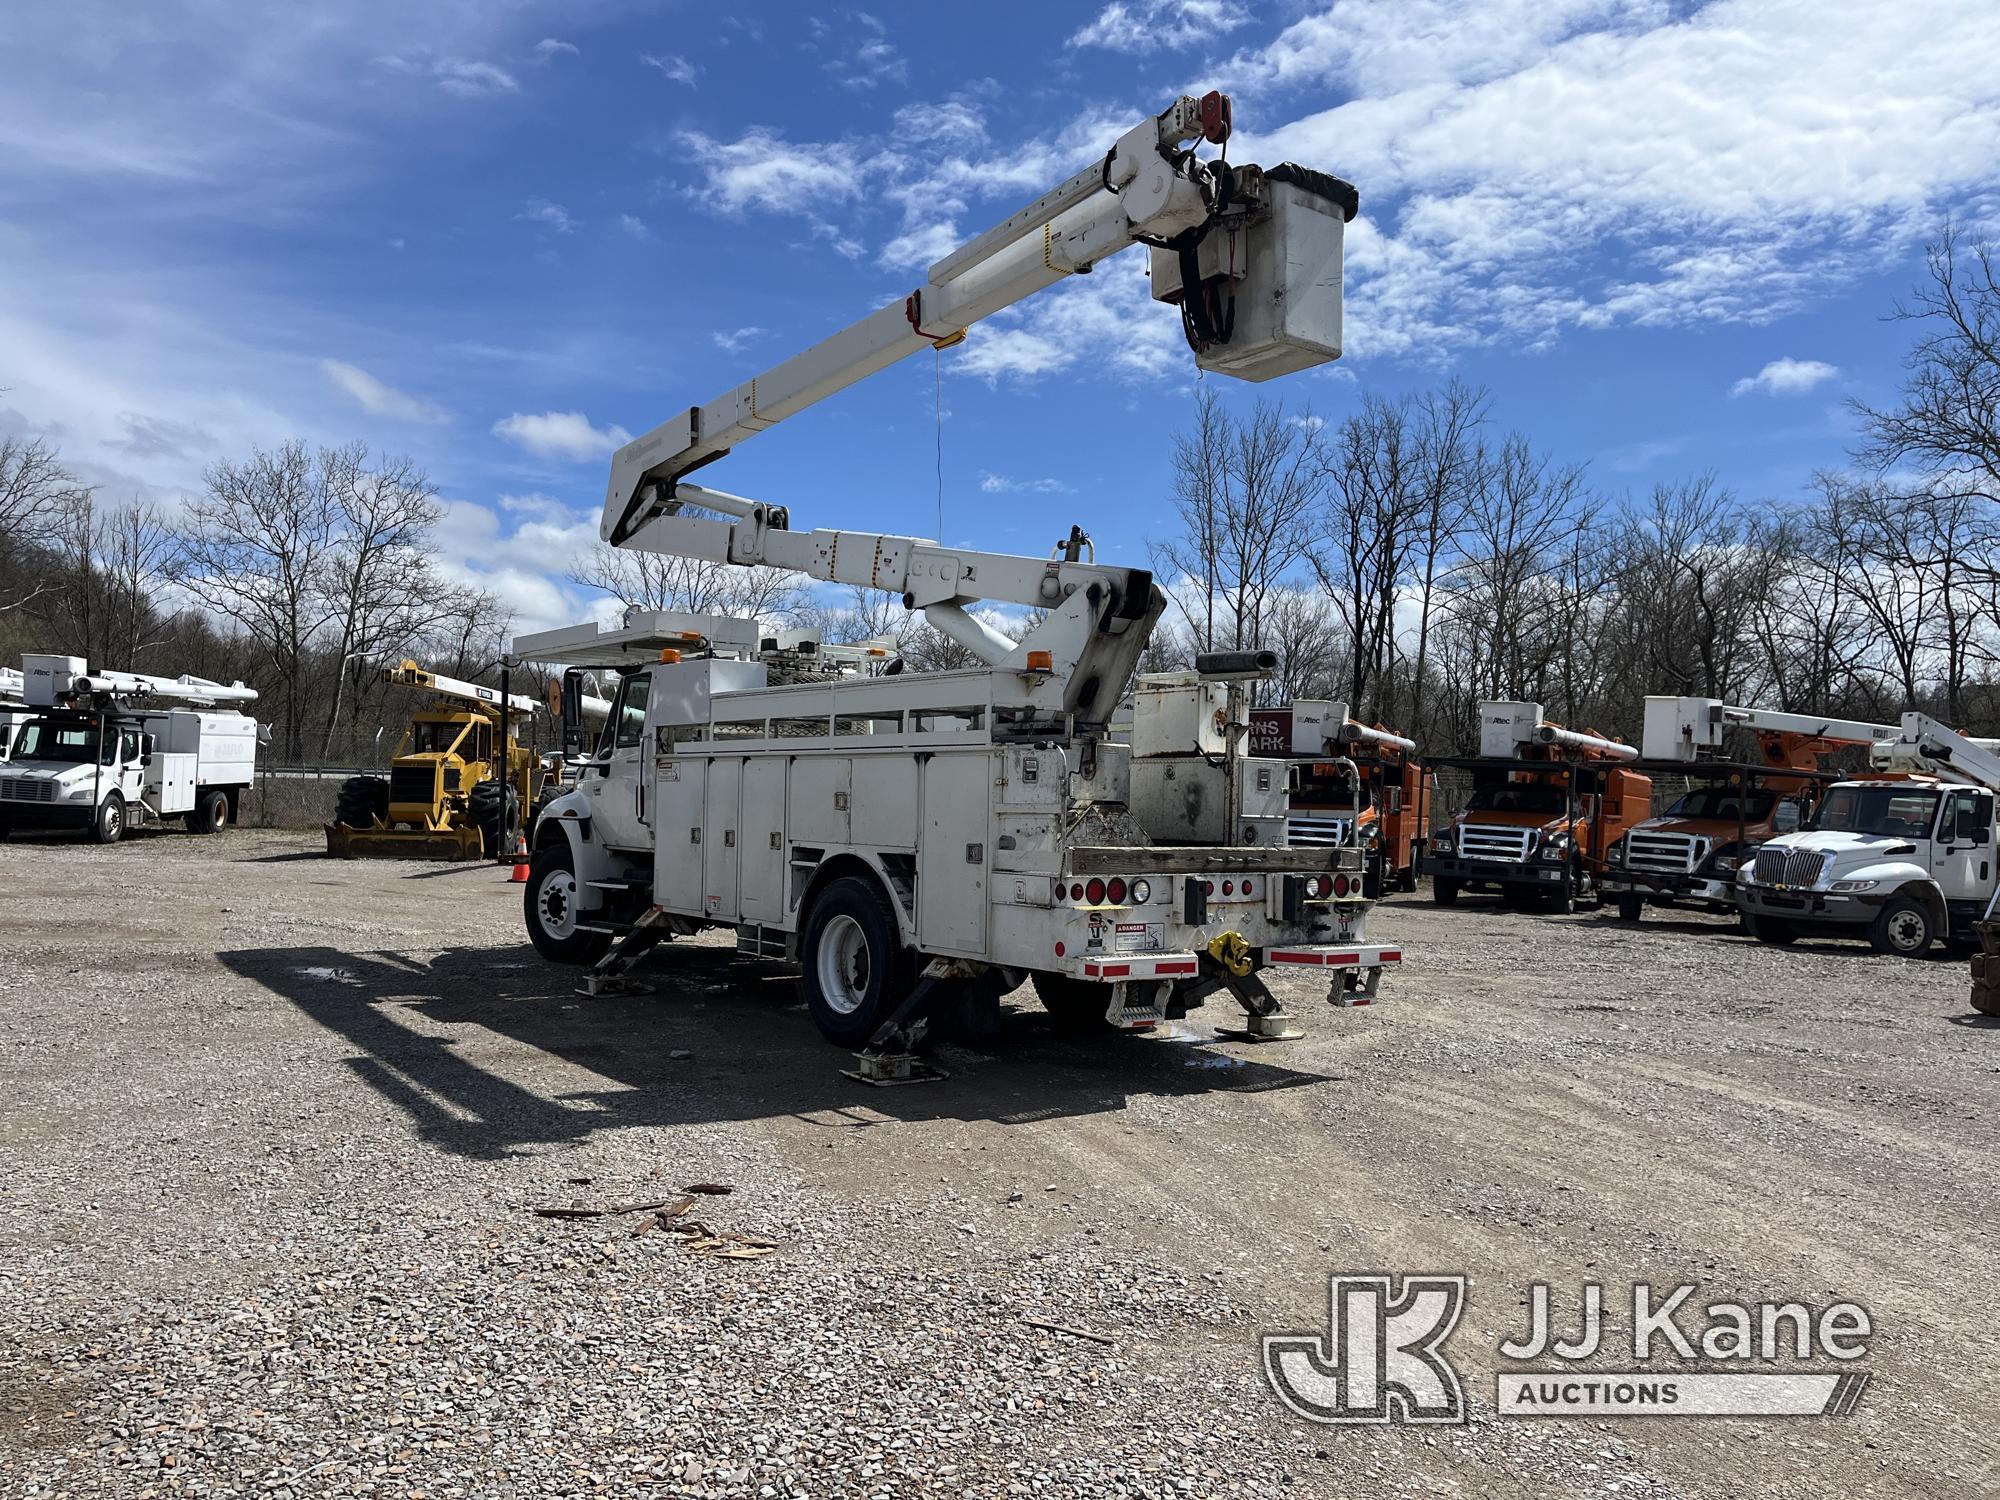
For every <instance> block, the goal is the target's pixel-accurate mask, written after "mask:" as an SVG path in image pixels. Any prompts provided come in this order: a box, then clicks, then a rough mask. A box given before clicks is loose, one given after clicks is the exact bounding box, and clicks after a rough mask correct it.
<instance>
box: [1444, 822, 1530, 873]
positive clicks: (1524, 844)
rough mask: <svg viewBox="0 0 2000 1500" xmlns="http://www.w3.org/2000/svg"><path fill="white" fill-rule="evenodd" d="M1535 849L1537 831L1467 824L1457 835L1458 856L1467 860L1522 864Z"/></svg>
mask: <svg viewBox="0 0 2000 1500" xmlns="http://www.w3.org/2000/svg"><path fill="white" fill-rule="evenodd" d="M1534 847H1535V830H1534V829H1532V828H1509V827H1506V826H1505V825H1503V824H1494V823H1468V824H1466V825H1465V827H1464V828H1463V829H1461V830H1460V832H1459V835H1458V852H1459V854H1460V855H1461V856H1462V857H1463V858H1465V859H1495V860H1503V861H1508V862H1510V863H1513V864H1519V863H1520V862H1521V861H1522V860H1524V859H1526V858H1527V857H1528V851H1529V850H1530V849H1532V848H1534Z"/></svg>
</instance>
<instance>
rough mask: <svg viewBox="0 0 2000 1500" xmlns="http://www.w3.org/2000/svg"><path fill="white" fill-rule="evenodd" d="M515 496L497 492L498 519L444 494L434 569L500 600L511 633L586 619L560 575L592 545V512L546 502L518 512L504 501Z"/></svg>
mask: <svg viewBox="0 0 2000 1500" xmlns="http://www.w3.org/2000/svg"><path fill="white" fill-rule="evenodd" d="M517 498H519V497H514V496H504V497H502V498H501V501H500V504H501V507H502V509H504V510H505V511H506V512H507V517H508V519H506V520H503V518H502V517H501V516H500V515H499V514H496V513H495V511H494V509H493V508H492V507H490V506H486V505H481V504H478V503H477V502H475V501H471V500H453V499H447V500H446V502H445V506H444V516H443V518H442V520H440V521H439V523H438V528H437V540H438V557H437V563H438V567H439V568H440V570H441V571H443V573H444V574H445V576H446V577H448V578H450V579H451V580H452V581H453V582H454V583H459V584H464V585H467V586H470V587H476V588H482V589H486V590H488V591H489V592H491V593H493V594H495V595H497V596H498V597H500V598H501V599H504V600H506V601H507V604H508V607H509V608H511V609H512V610H513V612H514V628H513V632H512V633H513V634H517V635H524V634H527V633H528V632H530V631H536V630H553V629H555V628H556V627H557V626H561V625H573V624H575V623H576V622H577V621H578V620H582V619H587V618H589V617H590V615H591V610H592V604H591V601H589V600H588V599H586V598H585V597H584V592H583V591H582V590H579V589H576V588H574V587H572V586H571V585H570V584H569V583H568V582H567V575H568V573H569V570H570V568H571V566H572V565H573V564H574V563H575V562H576V561H577V560H578V559H580V558H583V557H585V556H587V555H589V553H590V551H591V549H592V547H593V546H594V545H595V544H596V541H597V524H596V519H595V517H590V516H584V515H582V514H580V513H578V512H573V511H568V510H566V509H564V508H562V507H561V506H558V505H554V504H553V502H552V503H551V504H552V508H549V509H545V510H541V511H538V512H527V513H524V512H523V511H521V510H519V509H517V508H514V507H511V506H509V505H508V504H507V501H508V500H511V499H517ZM516 517H518V518H519V519H514V518H516ZM509 524H511V525H512V526H513V530H511V531H509V530H508V529H507V526H508V525H509Z"/></svg>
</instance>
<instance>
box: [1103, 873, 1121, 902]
mask: <svg viewBox="0 0 2000 1500" xmlns="http://www.w3.org/2000/svg"><path fill="white" fill-rule="evenodd" d="M1104 894H1105V895H1106V896H1108V897H1109V898H1110V900H1111V904H1112V905H1113V906H1123V905H1124V904H1125V880H1124V877H1122V876H1119V875H1113V876H1112V877H1111V883H1110V884H1109V885H1107V886H1106V887H1105V888H1104Z"/></svg>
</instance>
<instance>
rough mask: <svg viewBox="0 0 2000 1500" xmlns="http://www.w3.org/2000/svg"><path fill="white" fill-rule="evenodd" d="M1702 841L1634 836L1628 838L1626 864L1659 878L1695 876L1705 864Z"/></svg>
mask: <svg viewBox="0 0 2000 1500" xmlns="http://www.w3.org/2000/svg"><path fill="white" fill-rule="evenodd" d="M1702 852H1703V851H1702V849H1701V847H1700V841H1699V840H1698V839H1696V838H1695V836H1694V835H1693V834H1691V833H1631V834H1627V835H1626V836H1625V863H1626V866H1627V867H1628V868H1630V869H1634V870H1646V871H1650V872H1651V873H1652V874H1655V875H1692V874H1693V873H1694V868H1695V866H1696V865H1697V864H1699V863H1700V862H1701V854H1702Z"/></svg>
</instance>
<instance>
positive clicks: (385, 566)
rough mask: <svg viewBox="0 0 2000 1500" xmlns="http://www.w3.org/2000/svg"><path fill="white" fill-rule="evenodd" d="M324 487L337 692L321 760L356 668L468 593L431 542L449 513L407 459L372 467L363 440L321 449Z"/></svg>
mask: <svg viewBox="0 0 2000 1500" xmlns="http://www.w3.org/2000/svg"><path fill="white" fill-rule="evenodd" d="M317 475H318V481H319V483H320V484H321V485H322V486H323V487H324V488H325V490H326V493H327V496H328V498H329V500H330V502H331V504H332V507H333V511H334V522H335V527H334V533H333V537H332V541H331V544H330V545H329V546H328V547H327V548H326V549H325V552H324V554H323V555H322V557H321V561H320V569H321V587H322V588H323V589H324V590H325V593H326V598H327V603H328V605H329V607H330V613H331V617H332V626H333V633H332V636H331V644H332V649H333V661H334V667H335V671H334V687H333V695H332V699H331V701H330V702H329V704H328V705H327V711H326V733H325V736H324V738H323V739H322V742H321V754H323V755H324V754H328V753H330V752H331V751H332V749H333V738H334V733H335V731H336V729H337V728H338V726H339V724H340V715H341V709H342V707H343V706H344V704H345V701H346V696H347V683H348V676H349V673H348V671H347V670H346V669H347V667H348V665H349V663H350V662H353V663H360V662H364V661H369V660H372V659H373V658H375V657H377V656H378V655H380V654H381V653H383V652H385V651H387V650H389V649H391V648H394V647H397V646H400V645H402V644H404V643H406V642H408V641H409V640H410V638H411V637H412V636H414V635H416V634H418V633H419V632H421V631H423V630H425V629H427V628H429V627H430V626H431V625H432V624H433V623H435V622H437V621H438V620H440V619H443V618H445V617H446V613H447V611H449V610H451V609H453V608H454V607H457V606H460V605H461V604H462V596H463V591H462V590H458V589H454V588H452V587H450V586H449V585H448V584H446V583H445V582H444V580H443V579H441V578H440V577H438V575H437V573H436V571H435V569H434V568H433V566H432V557H431V537H432V532H433V531H434V530H435V529H436V526H437V523H438V521H439V519H440V518H441V517H442V516H443V514H444V511H443V507H441V506H440V505H439V504H438V502H437V487H436V486H435V485H434V484H432V483H431V481H430V477H429V476H428V475H427V474H425V473H424V472H423V471H422V470H421V469H419V468H418V467H417V466H416V465H415V464H413V463H412V462H411V461H410V460H409V459H407V458H384V459H383V460H382V461H381V462H380V463H378V464H375V465H373V466H371V465H370V462H369V455H368V449H367V447H366V446H365V445H363V444H360V443H350V444H347V445H346V446H344V447H340V448H329V449H324V450H322V451H321V452H320V454H319V457H318V461H317Z"/></svg>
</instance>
